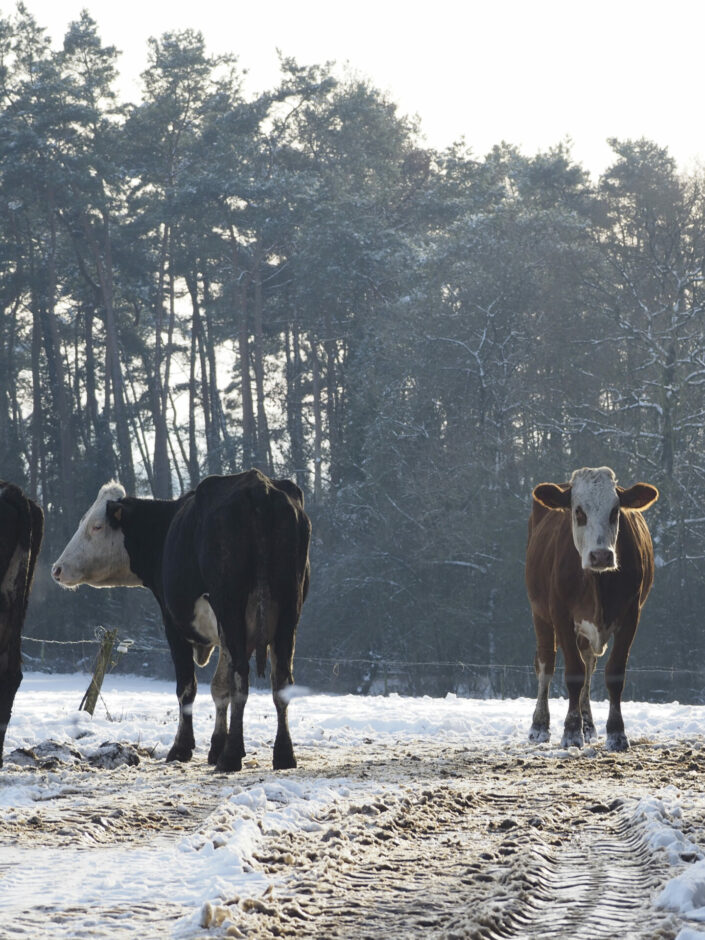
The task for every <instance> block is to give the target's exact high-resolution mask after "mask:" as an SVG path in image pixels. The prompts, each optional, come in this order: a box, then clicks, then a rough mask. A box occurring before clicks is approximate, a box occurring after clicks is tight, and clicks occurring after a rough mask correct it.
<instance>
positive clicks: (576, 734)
mask: <svg viewBox="0 0 705 940" xmlns="http://www.w3.org/2000/svg"><path fill="white" fill-rule="evenodd" d="M583 744H585V738H584V737H583V732H582V729H579V730H577V731H564V733H563V739H562V740H561V747H582V746H583Z"/></svg>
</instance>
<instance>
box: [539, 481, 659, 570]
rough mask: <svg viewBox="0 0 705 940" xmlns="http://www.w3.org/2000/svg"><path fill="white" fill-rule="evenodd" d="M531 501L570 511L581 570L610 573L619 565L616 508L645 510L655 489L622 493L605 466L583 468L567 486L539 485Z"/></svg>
mask: <svg viewBox="0 0 705 940" xmlns="http://www.w3.org/2000/svg"><path fill="white" fill-rule="evenodd" d="M534 499H535V500H536V501H537V502H539V503H541V504H542V505H543V506H546V507H547V508H548V509H568V510H570V514H571V523H572V529H573V542H574V543H575V547H576V549H577V551H578V554H579V555H580V560H581V563H582V566H583V568H584V569H585V570H587V571H598V572H599V571H614V570H615V569H616V568H617V567H618V566H619V559H618V558H617V536H618V535H619V510H620V508H622V509H632V510H638V511H641V510H644V509H647V508H648V507H649V506H651V504H652V503H655V502H656V500H657V499H658V490H657V489H656V487H655V486H651V484H650V483H635V484H634V485H633V486H631V487H629V489H627V490H625V489H622V487H621V486H617V478H616V477H615V475H614V471H613V470H610V468H609V467H597V468H592V467H584V468H583V469H582V470H576V471H575V472H574V473H573V475H572V477H571V478H570V485H569V486H568V487H566V486H565V485H563V486H557V485H556V484H555V483H540V484H539V485H538V486H537V487H536V488H535V490H534Z"/></svg>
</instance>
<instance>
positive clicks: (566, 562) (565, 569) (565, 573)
mask: <svg viewBox="0 0 705 940" xmlns="http://www.w3.org/2000/svg"><path fill="white" fill-rule="evenodd" d="M525 578H526V589H527V593H528V595H529V601H530V602H531V606H532V608H533V610H534V611H535V613H537V614H539V615H540V616H542V617H543V618H544V619H547V620H548V619H550V612H551V610H553V609H555V607H556V605H557V604H559V603H560V602H561V598H562V595H564V594H565V595H566V596H569V594H570V591H571V585H572V584H573V583H574V582H578V581H579V579H580V558H579V555H578V553H577V552H576V551H575V548H574V546H573V539H572V531H571V519H570V512H568V511H567V510H564V509H548V508H546V507H545V506H542V505H540V504H539V503H537V502H536V501H535V500H534V502H533V505H532V509H531V517H530V519H529V538H528V542H527V547H526V570H525Z"/></svg>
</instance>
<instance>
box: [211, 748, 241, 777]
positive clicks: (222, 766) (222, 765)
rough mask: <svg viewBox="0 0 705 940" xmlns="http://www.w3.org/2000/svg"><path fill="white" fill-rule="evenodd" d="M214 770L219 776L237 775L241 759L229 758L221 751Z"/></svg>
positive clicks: (238, 757)
mask: <svg viewBox="0 0 705 940" xmlns="http://www.w3.org/2000/svg"><path fill="white" fill-rule="evenodd" d="M215 769H216V771H217V773H219V774H232V773H237V771H238V770H242V758H241V757H240V756H239V755H238V756H237V757H232V756H229V755H228V754H226V753H225V751H223V753H222V754H221V755H220V757H219V758H218V762H217V763H216V765H215Z"/></svg>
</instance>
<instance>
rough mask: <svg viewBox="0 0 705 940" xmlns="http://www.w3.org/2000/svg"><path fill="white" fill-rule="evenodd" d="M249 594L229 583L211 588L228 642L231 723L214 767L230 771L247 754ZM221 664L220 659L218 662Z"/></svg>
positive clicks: (224, 641)
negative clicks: (214, 588) (246, 610)
mask: <svg viewBox="0 0 705 940" xmlns="http://www.w3.org/2000/svg"><path fill="white" fill-rule="evenodd" d="M246 604H247V596H246V594H245V592H244V591H242V590H241V591H240V592H239V593H236V592H235V590H233V585H232V584H229V585H228V586H227V589H226V591H224V592H223V593H222V595H221V594H220V592H218V593H216V592H213V591H211V606H212V607H213V610H214V611H215V615H216V617H217V619H218V623H219V625H220V638H221V647H222V646H223V645H226V646H227V651H226V652H227V660H228V663H227V675H228V692H229V697H230V727H229V729H228V734H227V737H226V738H225V745H224V747H223V749H222V751H221V752H220V755H219V756H218V760H217V761H216V765H215V769H216V770H218V771H220V772H221V773H230V772H232V771H236V770H241V769H242V758H243V757H244V756H245V738H244V733H243V718H244V714H245V705H246V704H247V697H248V695H249V693H250V665H249V660H248V656H247V634H246V626H245V609H246ZM218 668H220V662H219V663H218Z"/></svg>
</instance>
